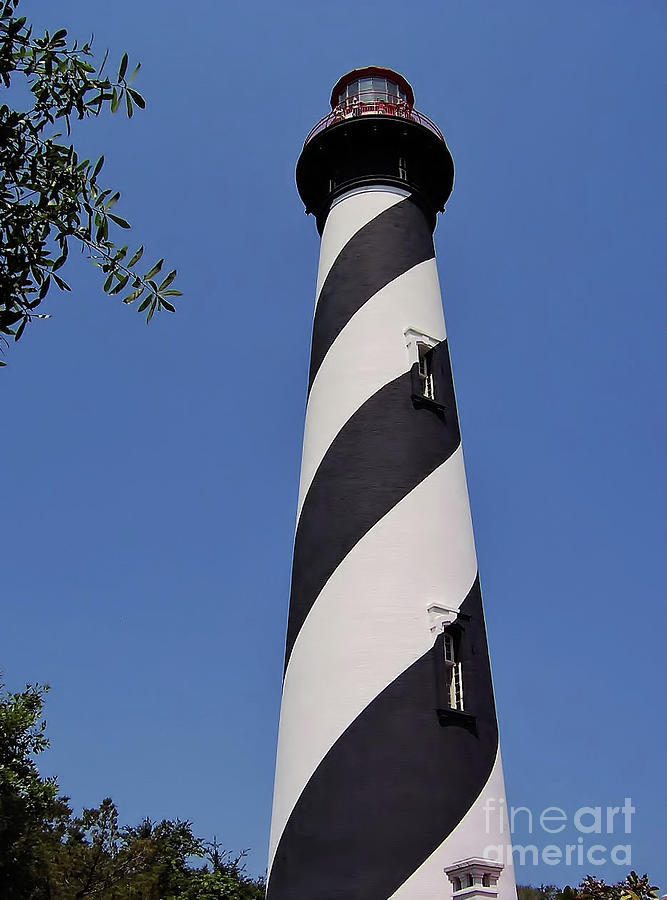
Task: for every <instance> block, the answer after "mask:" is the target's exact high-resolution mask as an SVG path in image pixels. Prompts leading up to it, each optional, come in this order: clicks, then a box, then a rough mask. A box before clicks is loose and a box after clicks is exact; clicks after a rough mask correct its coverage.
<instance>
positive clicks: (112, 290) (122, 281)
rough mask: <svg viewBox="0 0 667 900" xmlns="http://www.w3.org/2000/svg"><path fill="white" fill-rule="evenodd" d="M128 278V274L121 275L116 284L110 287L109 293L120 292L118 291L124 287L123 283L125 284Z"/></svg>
mask: <svg viewBox="0 0 667 900" xmlns="http://www.w3.org/2000/svg"><path fill="white" fill-rule="evenodd" d="M129 280H130V276H129V275H123V277H122V278H121V279H120V281H119V282H118V284H117V285H116V287H114V288H112V289H111V290H110V291H109V293H110V294H120V292H121V291H122V290H123V288H124V287H125V285H126V284H127V282H128V281H129Z"/></svg>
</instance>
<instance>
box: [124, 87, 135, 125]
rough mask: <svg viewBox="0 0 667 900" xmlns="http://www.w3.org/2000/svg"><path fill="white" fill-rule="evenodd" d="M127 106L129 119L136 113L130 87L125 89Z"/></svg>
mask: <svg viewBox="0 0 667 900" xmlns="http://www.w3.org/2000/svg"><path fill="white" fill-rule="evenodd" d="M125 106H126V107H127V117H128V119H131V118H132V116H133V115H134V109H133V108H132V100H131V99H130V91H129V88H128V90H126V91H125Z"/></svg>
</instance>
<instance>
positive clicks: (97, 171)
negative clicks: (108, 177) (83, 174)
mask: <svg viewBox="0 0 667 900" xmlns="http://www.w3.org/2000/svg"><path fill="white" fill-rule="evenodd" d="M103 165H104V156H100V158H99V159H98V160H97V162H96V163H95V168H94V169H93V174H92V175H91V176H90V178H91V181H95V179H96V178H97V176H98V175H99V174H100V171H101V169H102V166H103Z"/></svg>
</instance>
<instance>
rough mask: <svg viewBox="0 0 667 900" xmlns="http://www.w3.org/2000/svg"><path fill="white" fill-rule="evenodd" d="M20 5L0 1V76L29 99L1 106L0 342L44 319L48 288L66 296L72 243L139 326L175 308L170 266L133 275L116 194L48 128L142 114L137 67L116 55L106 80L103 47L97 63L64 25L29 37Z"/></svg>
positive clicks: (133, 259) (97, 167)
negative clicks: (138, 315)
mask: <svg viewBox="0 0 667 900" xmlns="http://www.w3.org/2000/svg"><path fill="white" fill-rule="evenodd" d="M19 2H20V0H0V79H1V80H2V83H3V84H4V86H5V88H9V87H10V86H15V84H14V82H15V80H16V79H17V78H19V77H20V80H22V81H23V84H24V85H27V88H28V94H29V96H30V101H29V103H27V104H26V106H27V108H25V109H15V108H13V107H12V106H10V105H8V104H7V103H4V104H2V105H0V248H1V249H0V338H1V339H2V340H3V341H5V342H6V341H7V339H8V337H9V336H12V337H13V338H14V340H18V339H19V338H20V337H21V335H22V334H23V331H24V329H25V327H26V325H27V324H28V323H29V322H31V321H32V320H33V319H35V318H46V316H44V315H42V314H40V313H38V312H36V310H37V309H38V307H39V305H40V303H41V302H42V300H43V299H44V298H45V297H46V295H47V293H48V292H49V290H50V289H51V288H52V286H53V285H55V286H56V287H58V288H59V289H60V290H61V291H68V290H70V286H69V285H68V284H67V282H66V281H65V280H64V279H63V278H62V275H61V274H60V273H59V272H60V269H61V267H62V266H63V265H64V264H65V262H66V260H67V256H68V253H69V250H70V247H71V245H72V243H74V244H75V245H78V246H79V247H80V248H81V249H82V250H83V251H84V252H85V253H86V254H87V255H88V256H89V257H90V259H92V261H93V262H94V263H95V265H97V266H99V268H100V269H101V270H102V272H103V273H104V283H103V288H104V291H105V292H106V293H107V294H112V295H120V296H121V297H122V300H123V302H124V303H135V302H136V303H137V304H138V311H139V312H144V311H145V312H146V321H150V320H151V318H152V316H153V314H154V313H155V311H156V310H162V309H166V310H169V311H170V312H174V306H173V303H172V299H173V298H174V297H176V296H178V295H180V293H181V292H180V291H178V290H176V289H175V288H173V287H172V283H173V281H174V279H175V277H176V270H175V269H174V270H172V271H170V272H168V273H167V274H166V275H164V273H163V271H162V268H163V265H164V260H163V259H158V260H157V262H155V264H154V265H152V266H150V267H149V268H148V269H147V270H146V271H144V272H141V271H140V269H139V268H138V267H139V263H140V261H141V259H142V256H143V252H144V248H143V246H140V247H138V248H137V249H136V250H134V251H133V252H130V251H129V250H128V246H127V245H122V246H117V245H116V243H115V242H114V240H113V239H112V237H111V236H110V235H111V234H112V233H113V232H114V230H115V229H116V228H120V229H127V228H129V227H130V225H129V223H128V222H127V221H126V219H124V218H122V217H121V216H119V215H118V214H117V213H116V212H113V211H112V210H113V209H114V207H115V206H116V203H117V202H118V199H119V197H120V194H119V192H118V191H114V190H113V189H111V188H103V187H102V186H101V185H100V184H99V182H98V178H99V175H100V172H101V170H102V166H103V165H104V157H103V156H100V158H99V159H98V160H97V161H95V162H91V161H90V160H88V159H80V158H79V155H78V154H77V152H76V150H75V148H74V146H73V145H72V144H71V143H63V142H61V141H60V140H59V139H60V138H62V137H63V134H62V133H61V132H58V131H57V130H56V128H57V126H61V127H64V129H65V131H66V134H67V135H68V136H69V135H70V130H71V123H72V120H73V119H87V118H91V117H95V116H99V115H100V113H101V112H102V111H103V110H104V109H106V108H109V109H110V110H111V112H112V113H115V112H117V111H118V110H121V109H122V110H124V111H125V113H126V114H127V116H129V117H131V116H132V115H133V113H134V110H135V108H136V107H138V108H139V109H143V108H144V107H145V105H146V104H145V101H144V99H143V97H142V96H141V94H140V93H139V92H138V91H137V90H136V89H135V88H134V87H133V86H132V85H133V81H134V78H135V76H136V75H137V72H138V71H139V68H140V64H139V63H137V65H136V66H134V67H133V68H132V71H131V72H129V60H128V55H127V53H124V54H123V55H122V57H121V60H120V64H119V66H118V69H117V73H116V75H115V76H113V77H112V76H110V75H109V74H106V63H107V58H108V51H107V52H106V53H105V54H104V57H103V59H102V61H101V64H100V65H99V67H96V66H94V65H93V62H92V59H93V51H92V42H90V41H89V42H86V43H84V44H81V45H79V44H78V42H76V41H74V42H71V41H69V40H68V36H67V31H66V29H64V28H61V29H59V30H58V31H55V32H53V33H52V34H50V33H49V32H48V31H46V32H44V34H43V35H41V36H35V35H34V34H33V29H32V26H31V25H30V24H29V23H28V22H27V21H26V17H25V16H19V15H18V6H19ZM11 96H12V98H13V97H17V96H22V94H21V92H20V91H13V92H12V95H11ZM0 365H4V363H2V362H0Z"/></svg>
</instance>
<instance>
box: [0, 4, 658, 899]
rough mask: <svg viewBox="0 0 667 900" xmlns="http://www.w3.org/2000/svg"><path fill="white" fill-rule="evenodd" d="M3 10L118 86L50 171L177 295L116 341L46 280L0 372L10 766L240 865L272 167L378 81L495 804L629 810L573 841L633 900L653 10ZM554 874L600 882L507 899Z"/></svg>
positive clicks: (294, 373)
mask: <svg viewBox="0 0 667 900" xmlns="http://www.w3.org/2000/svg"><path fill="white" fill-rule="evenodd" d="M22 5H23V7H24V12H25V13H28V14H29V15H30V16H31V17H32V18H33V19H34V20H35V22H36V23H37V24H39V25H42V26H45V27H51V28H55V27H62V26H65V27H68V28H69V29H70V31H71V33H72V34H73V35H77V36H79V37H81V38H84V39H85V38H87V37H88V36H89V35H90V33H91V32H94V34H95V39H96V44H97V47H98V49H99V50H100V52H101V51H103V49H104V48H105V47H106V46H109V47H110V48H111V58H112V59H114V58H115V59H116V60H117V59H118V58H119V57H120V54H121V53H122V52H123V51H124V50H128V51H129V53H130V56H131V58H132V59H133V60H134V59H141V61H142V63H143V68H142V71H141V74H140V76H139V79H138V81H137V88H138V89H139V90H141V91H142V92H143V93H144V94H145V96H146V98H147V100H148V107H147V109H146V111H145V112H144V113H142V114H140V115H137V116H135V117H134V118H133V119H132V121H130V122H128V121H127V120H123V119H121V118H120V117H119V116H117V117H114V118H111V117H109V118H105V119H103V120H100V121H97V122H92V123H90V124H89V125H87V126H86V127H85V128H84V129H83V130H82V131H81V133H80V145H81V146H82V148H83V149H84V150H85V152H86V153H87V154H90V155H91V156H92V155H98V154H99V153H102V152H104V154H105V156H106V159H107V163H106V165H105V167H104V170H103V175H102V176H101V179H100V180H101V181H105V182H106V183H108V184H109V186H113V187H115V188H118V189H119V190H121V191H122V194H123V197H122V199H121V202H120V203H119V206H118V211H119V213H120V214H121V215H125V216H126V217H127V218H129V219H130V220H131V222H132V224H133V226H134V227H133V232H132V233H131V234H132V236H134V237H136V241H137V242H143V243H145V244H146V245H147V252H149V253H150V254H151V255H152V256H154V257H156V256H158V255H160V256H161V255H164V256H166V257H167V261H168V263H170V264H171V265H172V266H177V267H178V269H179V285H178V286H179V287H180V288H181V289H182V290H183V291H184V294H185V296H184V297H183V298H182V302H181V303H179V311H178V314H177V315H175V316H168V315H162V316H159V317H158V318H157V320H154V322H153V323H152V324H151V326H150V327H149V328H146V327H145V326H144V325H143V321H142V319H141V317H139V316H137V315H136V314H135V313H134V312H133V311H131V310H130V309H127V308H125V307H122V306H121V305H120V304H119V303H117V302H114V300H113V298H108V297H105V296H104V295H103V294H102V293H101V288H100V285H99V281H98V279H97V273H96V271H95V270H94V269H93V268H92V267H91V266H90V265H89V264H87V263H86V262H85V261H84V260H79V259H76V258H75V259H74V260H73V261H72V262H71V263H69V264H68V265H69V269H68V270H67V272H68V275H69V279H70V281H71V283H72V284H73V286H74V290H73V292H72V294H71V295H68V296H64V297H60V296H58V297H55V298H53V300H50V301H49V304H48V306H49V309H48V311H49V312H51V313H52V314H53V318H51V319H49V320H46V321H45V322H43V323H39V324H36V325H34V326H33V327H32V329H30V330H29V331H28V332H27V333H26V335H25V337H24V339H23V340H22V341H21V343H20V344H19V345H17V347H16V348H12V349H11V351H10V354H9V362H10V366H9V367H8V368H7V369H5V370H3V372H2V381H3V388H2V391H3V400H2V404H3V413H4V416H3V418H4V429H5V437H4V441H3V445H4V454H3V456H4V465H5V471H6V473H7V477H6V478H5V481H4V492H3V493H4V497H3V508H4V515H3V529H2V545H3V550H4V556H5V565H4V577H3V595H4V597H3V600H4V602H3V610H4V612H3V618H2V625H3V627H2V633H1V634H0V659H1V666H2V669H3V671H4V672H5V675H6V681H7V683H8V685H9V686H10V687H12V688H18V687H20V686H21V684H22V683H24V682H25V681H48V682H49V683H50V684H51V685H52V692H51V695H50V698H49V701H48V719H49V733H50V735H51V738H52V744H53V746H52V750H51V751H49V754H48V757H47V758H46V759H45V762H44V769H45V772H54V773H58V774H59V776H60V782H61V786H62V789H63V790H64V791H65V793H67V794H69V795H71V797H72V800H73V803H74V804H75V805H76V806H82V805H93V804H96V803H98V802H99V801H100V800H101V799H102V798H103V797H104V796H107V795H111V796H112V797H113V798H114V799H115V800H116V802H117V803H118V805H119V807H120V812H121V817H122V819H123V820H124V821H126V822H132V821H136V820H137V819H139V818H141V817H143V816H144V815H150V816H151V817H153V818H159V817H163V816H180V817H182V818H190V819H191V820H192V821H193V822H194V826H195V829H196V830H197V831H198V832H199V833H202V834H205V835H208V836H212V835H213V834H216V835H217V837H218V839H219V840H220V841H221V842H222V843H223V844H224V845H225V846H228V847H230V848H241V847H249V848H252V849H251V854H250V857H249V868H250V870H251V871H253V872H262V871H263V870H264V867H265V857H266V847H267V842H268V828H269V816H270V806H271V793H272V780H273V763H274V753H275V741H276V730H277V720H278V711H279V695H280V683H281V672H282V658H283V647H284V632H285V625H286V615H287V601H288V589H289V573H290V562H291V549H292V539H293V526H294V516H295V510H296V496H297V481H298V472H299V459H300V449H301V437H302V425H303V412H304V403H305V390H306V378H307V366H308V351H309V339H310V324H311V315H312V303H313V291H314V284H315V271H316V264H317V249H318V238H317V234H316V231H315V225H314V221H313V219H312V218H308V219H307V218H306V217H305V216H304V214H303V208H302V206H301V203H300V201H299V198H298V196H297V193H296V189H295V187H294V175H293V172H294V165H295V162H296V158H297V156H298V153H299V149H300V146H301V142H302V140H303V137H304V136H305V134H306V133H307V131H308V130H309V129H310V127H311V126H312V125H313V124H314V123H315V121H316V120H317V119H318V118H319V117H320V116H321V115H324V113H325V112H326V111H327V108H328V106H327V102H328V96H329V92H330V89H331V86H332V84H333V83H334V82H335V81H336V80H337V78H338V77H339V75H340V74H342V73H343V72H344V71H346V70H348V69H350V68H353V67H355V66H359V65H364V64H368V63H379V64H384V65H388V66H391V67H393V68H396V69H398V70H399V71H401V72H403V73H404V74H405V75H406V77H407V78H408V79H409V80H410V81H411V83H412V84H413V86H414V89H415V94H416V98H417V106H418V108H420V109H421V110H423V111H424V112H425V113H427V114H428V115H429V116H431V118H433V119H434V120H435V121H436V122H437V123H438V124H439V126H440V127H441V128H442V130H443V132H444V133H445V135H446V137H447V140H448V143H449V146H450V148H451V150H452V152H453V155H454V159H455V162H456V185H455V189H454V193H453V195H452V198H451V200H450V201H449V203H448V207H447V212H446V214H445V216H444V217H441V218H440V221H439V224H438V228H437V230H436V248H437V252H438V259H439V268H440V275H441V280H442V284H443V291H444V297H445V314H446V318H447V324H448V332H449V338H450V342H451V351H452V358H453V365H454V375H455V380H456V386H457V393H458V399H459V407H460V409H459V411H460V416H461V422H462V429H463V441H464V448H465V453H466V460H467V468H468V479H469V486H470V493H471V502H472V507H473V517H474V521H475V528H476V538H477V545H478V554H479V558H480V569H481V573H482V584H483V587H484V597H485V605H486V613H487V625H488V630H489V642H490V647H491V653H492V662H493V669H494V677H495V684H496V695H497V702H498V710H499V719H500V725H501V736H502V741H503V753H504V763H505V771H506V779H507V790H508V802H509V803H510V804H511V805H514V806H520V805H525V806H528V807H530V808H531V809H532V810H533V811H534V814H535V815H536V816H539V813H540V811H541V810H543V809H544V808H546V807H548V806H558V807H561V808H562V809H564V810H565V811H566V813H567V814H568V815H569V816H570V817H571V816H572V815H573V814H574V812H575V811H576V810H577V808H579V807H582V806H597V805H602V806H606V805H620V804H622V803H623V800H624V798H625V797H630V798H632V802H633V804H634V806H635V807H636V810H637V811H636V813H635V815H634V817H633V820H632V834H631V835H629V836H627V837H626V836H625V835H623V834H619V833H618V829H617V833H616V834H615V835H605V834H603V835H600V836H599V841H598V842H599V843H600V844H602V845H603V846H606V847H607V848H611V847H612V846H614V845H615V844H618V843H623V844H624V843H628V841H630V842H631V844H632V866H633V868H635V869H637V870H639V871H640V872H643V871H646V870H648V871H649V873H650V874H651V876H652V878H653V879H654V881H657V882H658V883H659V884H660V885H662V887H663V890H664V889H666V888H667V865H666V863H665V856H664V845H665V839H666V837H667V835H666V833H665V832H666V829H665V814H664V803H665V799H666V798H665V785H664V759H665V749H664V748H665V743H666V740H667V733H666V729H665V714H664V687H665V676H664V659H665V638H664V634H665V624H666V615H665V611H664V600H665V591H664V561H663V560H664V550H663V545H664V509H665V500H666V497H665V493H666V490H665V489H666V484H667V481H666V479H665V470H664V446H665V438H666V437H667V435H666V425H665V417H664V375H663V370H664V364H663V342H664V336H665V330H666V329H665V325H666V317H667V313H666V311H665V303H664V293H665V275H666V274H667V263H666V256H665V251H664V232H665V209H666V208H667V186H666V185H667V182H666V180H665V177H664V147H665V143H666V141H667V120H666V119H665V115H664V98H665V93H666V88H667V83H666V82H667V61H666V57H665V53H664V48H665V46H666V38H667V5H665V4H664V3H663V2H661V0H642V2H638V3H634V4H629V3H626V2H621V0H586V2H583V3H582V2H581V0H578V2H573V0H561V2H560V3H558V4H553V3H550V4H548V3H545V2H537V0H506V2H504V3H502V4H501V3H497V2H491V0H485V2H481V0H469V2H462V0H438V2H430V0H417V2H415V3H413V4H409V5H407V6H406V5H405V4H401V3H397V2H395V0H384V2H382V3H378V2H375V0H366V2H365V3H363V4H357V3H351V2H349V0H340V2H338V3H336V4H326V5H325V4H317V5H314V4H312V3H305V2H290V3H288V4H283V5H279V4H276V3H268V2H265V0H259V2H256V3H253V4H248V3H242V2H239V0H226V2H225V3H224V4H210V3H204V2H202V0H192V2H190V3H189V4H187V5H184V4H182V3H174V2H172V0H162V2H160V3H157V2H156V0H144V2H142V3H140V4H136V3H133V2H130V0H116V2H115V3H114V4H91V3H84V2H83V0H61V2H60V3H59V4H58V5H57V6H58V9H57V11H56V10H55V9H54V8H50V6H49V5H46V4H41V3H38V2H35V0H25V2H24V3H23V4H22ZM539 831H540V830H539V827H538V828H537V831H536V833H534V834H533V840H534V841H535V842H536V843H537V844H538V845H539V846H540V848H542V847H544V846H546V845H547V844H550V843H554V844H556V845H562V844H564V843H565V839H566V838H568V839H570V840H572V839H573V840H574V842H576V839H577V836H578V832H577V831H576V829H573V828H570V827H568V829H566V831H565V832H563V833H562V834H559V835H555V836H553V837H549V836H548V835H546V834H545V833H544V832H542V833H539ZM529 837H530V836H529V835H526V834H525V832H522V831H519V832H517V834H516V835H515V839H516V840H517V841H520V842H523V843H527V842H528V839H529ZM586 843H587V846H588V845H589V844H590V843H594V841H592V840H591V836H586ZM625 868H627V867H625ZM584 871H589V872H592V873H595V874H601V875H604V876H605V877H607V878H612V879H617V878H618V877H621V876H622V875H623V874H625V869H624V867H623V866H620V867H619V866H615V865H611V864H609V865H602V866H594V865H590V864H588V865H584V866H583V867H582V868H579V867H577V866H570V867H567V866H565V865H558V866H549V865H546V864H542V865H540V866H537V867H535V866H531V865H527V866H525V867H523V868H522V869H519V870H518V872H517V875H518V879H519V881H523V882H532V883H535V884H539V883H540V882H541V881H544V882H555V883H558V884H564V883H566V882H570V883H573V882H576V881H577V880H578V878H579V877H580V875H581V874H583V872H584Z"/></svg>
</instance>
